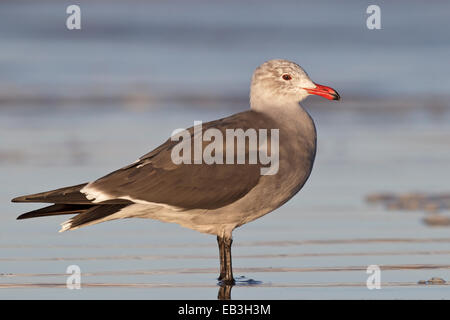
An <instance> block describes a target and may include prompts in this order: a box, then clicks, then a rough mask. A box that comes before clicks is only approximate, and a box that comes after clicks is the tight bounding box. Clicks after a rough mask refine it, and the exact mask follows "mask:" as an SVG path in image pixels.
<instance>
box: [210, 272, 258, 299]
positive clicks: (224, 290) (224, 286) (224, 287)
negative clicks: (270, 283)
mask: <svg viewBox="0 0 450 320" xmlns="http://www.w3.org/2000/svg"><path fill="white" fill-rule="evenodd" d="M234 281H235V284H229V283H226V282H223V281H220V282H219V286H220V287H219V293H218V294H217V299H218V300H231V289H232V288H233V287H234V286H235V285H237V286H241V287H243V286H257V285H260V284H262V283H263V282H262V281H257V280H253V279H247V278H246V277H244V276H240V277H237V278H234Z"/></svg>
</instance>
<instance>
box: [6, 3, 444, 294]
mask: <svg viewBox="0 0 450 320" xmlns="http://www.w3.org/2000/svg"><path fill="white" fill-rule="evenodd" d="M72 4H78V5H79V6H80V7H81V27H82V29H81V30H68V29H67V28H66V25H65V23H66V19H67V17H68V16H69V15H68V14H66V8H67V7H68V6H69V5H72ZM370 4H377V5H379V6H380V8H381V27H382V28H381V30H369V29H368V28H367V26H366V19H367V18H368V16H369V15H368V14H367V13H366V9H367V7H368V6H369V5H370ZM449 29H450V3H449V2H447V1H437V0H435V1H431V2H430V1H406V0H404V1H395V2H393V1H376V2H374V1H360V0H354V1H316V2H308V1H268V0H267V1H266V0H258V1H256V0H252V1H250V0H240V1H218V0H217V1H206V0H204V1H197V0H196V1H181V0H179V1H130V0H129V1H126V2H125V1H92V0H91V1H77V2H76V3H73V2H72V1H60V0H59V1H56V0H55V1H17V0H15V1H2V2H0V43H1V45H0V177H1V179H2V182H3V184H2V188H1V190H0V209H1V212H0V213H1V214H0V297H1V298H6V299H15V298H65V299H66V298H67V299H77V298H86V299H89V298H135V299H140V298H150V299H164V298H175V299H184V298H191V299H197V298H198V299H214V298H215V297H216V295H217V292H216V291H217V286H216V280H215V277H216V272H217V265H218V258H217V249H216V243H215V241H216V240H215V238H214V237H211V236H207V235H202V234H198V233H195V232H193V231H190V230H187V229H182V228H181V227H179V226H177V225H171V224H163V223H160V222H155V221H141V220H139V221H135V220H128V221H116V222H109V223H108V224H99V225H95V226H92V227H87V228H83V229H81V230H76V231H73V232H66V233H63V234H58V233H57V230H58V229H59V223H61V222H63V221H65V220H66V217H54V218H46V219H36V220H26V221H16V220H15V218H16V216H18V215H19V214H20V213H22V212H25V211H29V210H32V209H34V208H38V207H39V205H34V204H14V205H13V204H11V203H10V199H11V198H13V197H15V196H18V195H22V194H27V193H34V192H39V191H44V190H47V189H55V188H58V187H62V186H66V185H73V184H79V183H82V182H87V181H90V180H93V179H95V178H98V177H100V176H102V175H104V174H106V173H108V172H110V171H111V170H114V169H116V168H118V167H121V166H123V165H126V164H128V163H130V162H132V161H134V160H135V159H137V157H139V156H141V155H143V154H145V153H146V152H148V151H150V150H151V149H153V148H154V147H156V146H158V145H159V144H160V143H162V142H163V141H165V139H167V137H168V136H169V135H170V134H171V133H172V131H173V130H174V129H176V128H182V127H188V126H192V125H193V122H194V120H202V121H208V120H212V119H216V118H219V117H223V116H227V115H230V114H232V113H236V112H239V111H242V110H246V109H247V108H248V107H249V106H248V93H249V82H250V78H251V75H252V72H253V70H254V69H255V68H256V67H257V66H258V65H259V64H261V63H262V62H264V61H266V60H269V59H273V58H284V59H289V60H293V61H295V62H297V63H299V64H300V65H301V66H302V67H303V68H304V69H305V70H306V71H307V72H308V73H309V75H310V77H311V78H312V79H313V80H314V81H316V82H318V83H321V84H324V85H329V86H331V87H333V88H335V89H336V90H337V91H338V92H339V93H340V95H341V97H342V101H341V102H339V103H330V102H329V101H326V100H325V99H320V98H316V97H311V98H308V99H307V100H306V101H305V102H304V103H303V105H304V106H305V107H306V109H308V111H309V112H310V113H311V115H312V117H313V118H314V120H315V122H316V126H317V130H318V154H317V158H316V163H315V168H314V170H313V173H312V175H311V177H310V180H309V181H308V183H307V184H306V185H305V187H304V188H303V190H302V191H301V192H300V193H299V194H298V195H297V196H296V197H294V198H293V199H292V200H291V201H290V202H289V203H287V204H286V205H285V206H283V207H282V208H280V209H278V210H277V211H276V212H274V213H271V214H270V215H268V216H266V217H264V218H262V219H259V220H258V221H255V222H253V223H251V224H248V225H246V226H244V227H242V228H240V229H238V230H237V231H236V232H235V242H234V243H235V249H234V253H233V254H234V261H233V262H234V266H235V269H236V271H235V273H236V275H237V276H239V275H242V276H245V277H246V278H253V279H256V280H258V281H261V283H260V284H259V285H248V284H246V285H241V286H237V287H235V288H234V289H233V293H232V297H233V298H240V299H253V298H255V299H259V298H262V299H279V298H286V299H320V298H331V299H333V298H339V299H346V298H350V299H358V298H368V299H371V298H388V299H390V298H416V299H421V298H424V299H427V298H447V299H448V298H450V296H449V293H448V282H447V285H446V284H442V283H441V284H437V285H422V284H420V285H419V284H418V282H419V281H421V280H425V281H426V280H429V279H431V278H439V279H443V280H444V281H449V280H450V275H449V270H450V265H449V264H448V261H449V258H450V250H449V243H450V234H449V231H450V229H449V225H450V217H449V212H448V208H449V206H450V190H449V181H450V125H449V122H450V90H449V89H450V77H449V74H450V63H448V57H449V56H450V33H449V32H448V30H449ZM374 203H375V204H374ZM71 264H76V265H79V266H80V268H81V270H82V272H83V275H84V277H83V280H82V281H83V282H82V283H83V284H86V287H85V288H86V289H85V290H67V289H65V281H66V277H67V276H66V275H65V270H66V268H67V266H69V265H71ZM369 264H377V265H380V266H382V281H383V283H384V284H382V287H383V286H384V287H383V289H382V290H368V289H367V288H366V286H365V281H366V278H367V276H368V275H367V274H366V272H365V271H366V267H367V266H368V265H369ZM383 266H384V267H383ZM383 268H385V269H383ZM89 284H90V287H89ZM98 284H103V285H105V284H108V286H106V287H104V286H103V287H97V285H98Z"/></svg>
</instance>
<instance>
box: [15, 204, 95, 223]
mask: <svg viewBox="0 0 450 320" xmlns="http://www.w3.org/2000/svg"><path fill="white" fill-rule="evenodd" d="M91 207H92V205H78V204H54V205H51V206H48V207H45V208H41V209H37V210H33V211H30V212H27V213H24V214H21V215H20V216H18V217H17V220H22V219H29V218H37V217H47V216H58V215H63V214H77V213H82V212H86V211H87V210H89V209H90V208H91Z"/></svg>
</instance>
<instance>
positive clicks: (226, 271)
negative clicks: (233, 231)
mask: <svg viewBox="0 0 450 320" xmlns="http://www.w3.org/2000/svg"><path fill="white" fill-rule="evenodd" d="M217 242H218V244H219V254H220V275H219V280H220V281H222V282H223V283H224V284H228V285H234V284H235V282H234V278H233V267H232V264H231V244H232V243H233V240H232V239H231V238H225V237H219V236H218V237H217Z"/></svg>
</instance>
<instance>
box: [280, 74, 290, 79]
mask: <svg viewBox="0 0 450 320" xmlns="http://www.w3.org/2000/svg"><path fill="white" fill-rule="evenodd" d="M281 77H282V78H283V79H284V80H286V81H288V80H291V79H292V77H291V75H289V74H283V75H282V76H281Z"/></svg>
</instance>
